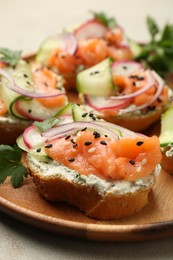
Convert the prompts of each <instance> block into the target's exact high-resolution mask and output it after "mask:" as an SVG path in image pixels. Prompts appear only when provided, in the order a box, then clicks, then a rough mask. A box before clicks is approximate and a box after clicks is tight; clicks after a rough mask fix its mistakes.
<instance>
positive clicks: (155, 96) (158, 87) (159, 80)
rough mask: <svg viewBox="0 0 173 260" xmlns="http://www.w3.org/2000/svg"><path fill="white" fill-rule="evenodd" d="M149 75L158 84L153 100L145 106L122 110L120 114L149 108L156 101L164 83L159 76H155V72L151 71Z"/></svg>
mask: <svg viewBox="0 0 173 260" xmlns="http://www.w3.org/2000/svg"><path fill="white" fill-rule="evenodd" d="M151 73H152V74H153V76H154V77H155V79H156V80H157V82H158V86H157V91H156V93H155V94H154V96H153V98H152V99H151V100H150V101H149V102H148V103H145V104H143V105H141V106H137V107H132V108H128V109H122V110H121V112H133V111H136V110H141V109H144V108H146V107H148V106H150V105H151V104H153V103H154V102H155V101H156V99H157V98H158V97H159V96H160V94H161V93H162V90H163V87H164V81H163V80H162V79H161V78H160V76H159V75H157V73H156V72H155V71H151Z"/></svg>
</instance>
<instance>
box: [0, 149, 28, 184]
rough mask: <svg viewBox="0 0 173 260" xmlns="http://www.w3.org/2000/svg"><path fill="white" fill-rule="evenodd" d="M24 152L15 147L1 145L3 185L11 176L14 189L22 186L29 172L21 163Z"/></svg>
mask: <svg viewBox="0 0 173 260" xmlns="http://www.w3.org/2000/svg"><path fill="white" fill-rule="evenodd" d="M21 157H22V151H21V150H20V148H19V147H18V146H17V145H15V146H14V147H11V146H9V145H0V183H3V182H4V181H5V180H6V178H7V177H8V176H11V183H12V185H13V187H14V188H18V187H20V186H21V184H22V182H23V179H24V177H27V175H28V172H27V169H26V167H25V166H24V165H23V164H22V163H21Z"/></svg>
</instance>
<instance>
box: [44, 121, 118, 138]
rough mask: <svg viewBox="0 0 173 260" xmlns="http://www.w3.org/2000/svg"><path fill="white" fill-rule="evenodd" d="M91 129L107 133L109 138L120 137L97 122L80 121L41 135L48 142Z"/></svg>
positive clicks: (52, 129) (60, 126)
mask: <svg viewBox="0 0 173 260" xmlns="http://www.w3.org/2000/svg"><path fill="white" fill-rule="evenodd" d="M86 127H87V128H90V129H96V130H98V131H100V132H103V133H106V134H108V135H109V136H111V137H113V138H114V139H118V135H117V134H116V133H115V132H113V131H112V130H110V129H107V128H106V127H104V126H102V125H100V124H97V122H92V121H89V122H84V121H78V122H72V123H67V124H64V125H63V124H62V125H59V126H57V127H54V128H51V129H49V130H48V131H46V132H43V133H42V134H41V135H42V136H43V137H45V138H47V140H50V139H54V138H58V137H62V136H65V135H68V134H72V133H74V132H76V131H79V130H82V129H84V128H86Z"/></svg>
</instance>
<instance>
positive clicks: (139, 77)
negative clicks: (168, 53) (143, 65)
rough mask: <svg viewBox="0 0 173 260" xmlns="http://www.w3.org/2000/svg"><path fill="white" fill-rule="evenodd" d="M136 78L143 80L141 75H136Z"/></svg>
mask: <svg viewBox="0 0 173 260" xmlns="http://www.w3.org/2000/svg"><path fill="white" fill-rule="evenodd" d="M136 78H137V79H138V80H144V77H141V76H137V77H136Z"/></svg>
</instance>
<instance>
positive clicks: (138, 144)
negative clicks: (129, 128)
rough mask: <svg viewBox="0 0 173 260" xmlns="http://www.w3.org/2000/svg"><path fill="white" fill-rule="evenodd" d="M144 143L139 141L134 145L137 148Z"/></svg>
mask: <svg viewBox="0 0 173 260" xmlns="http://www.w3.org/2000/svg"><path fill="white" fill-rule="evenodd" d="M143 143H144V142H143V141H139V142H137V143H136V145H137V146H141V145H142V144H143Z"/></svg>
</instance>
